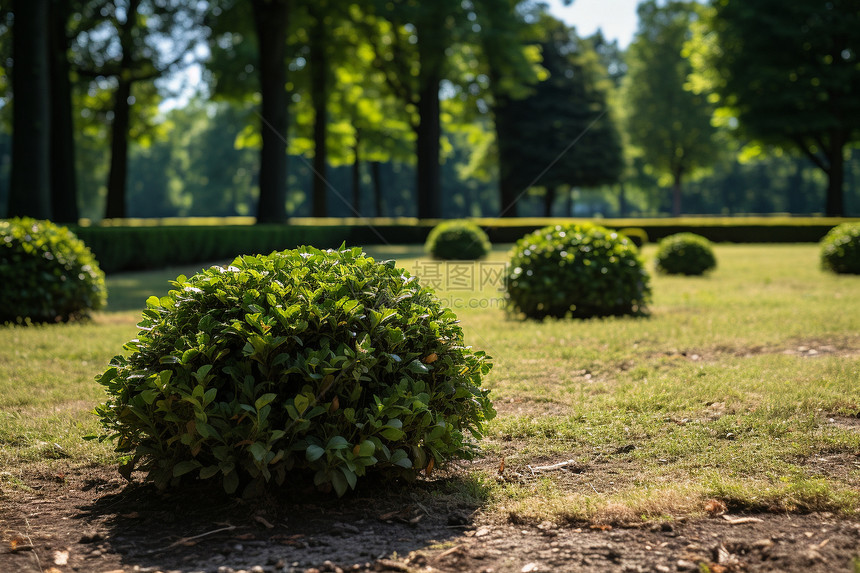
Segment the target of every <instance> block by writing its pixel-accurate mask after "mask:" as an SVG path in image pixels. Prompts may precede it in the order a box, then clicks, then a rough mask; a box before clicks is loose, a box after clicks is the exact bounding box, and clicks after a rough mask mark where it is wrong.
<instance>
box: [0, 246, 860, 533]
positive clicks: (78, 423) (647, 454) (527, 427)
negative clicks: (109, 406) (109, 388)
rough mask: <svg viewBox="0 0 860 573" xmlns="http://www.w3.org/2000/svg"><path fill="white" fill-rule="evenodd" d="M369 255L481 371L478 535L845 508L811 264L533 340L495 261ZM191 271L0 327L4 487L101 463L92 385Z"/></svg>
mask: <svg viewBox="0 0 860 573" xmlns="http://www.w3.org/2000/svg"><path fill="white" fill-rule="evenodd" d="M368 250H369V251H370V252H371V253H372V254H373V255H374V256H375V257H377V258H380V259H385V258H395V259H397V260H398V263H399V264H400V265H401V266H402V267H404V268H406V269H407V270H409V271H410V272H413V273H414V274H418V275H419V276H420V277H421V278H422V283H425V284H431V283H432V284H433V285H434V286H435V287H436V288H437V289H438V292H439V295H440V297H441V298H443V299H444V300H445V301H446V302H447V304H449V306H451V307H452V308H454V310H455V311H456V312H457V314H458V316H459V317H460V319H461V322H462V326H463V329H464V332H465V334H466V341H467V343H468V344H470V345H472V346H474V347H475V348H477V349H482V350H485V351H487V352H488V353H489V354H490V355H492V356H493V357H494V363H495V366H494V369H493V371H492V372H491V374H490V376H489V377H488V378H487V380H486V385H487V386H488V387H489V388H491V389H492V397H493V398H494V401H495V405H496V408H497V410H498V412H499V415H498V417H497V418H496V419H494V420H493V421H492V422H491V423H490V424H489V427H488V435H487V437H486V439H485V441H484V449H485V453H486V455H485V457H484V458H483V459H481V460H479V461H477V462H476V463H474V464H466V465H461V466H459V467H457V468H455V469H453V470H452V471H453V472H454V473H455V474H457V475H459V476H460V477H461V478H463V479H461V480H460V483H463V484H466V487H464V488H463V495H469V496H473V497H474V496H477V497H478V498H480V499H481V500H482V502H483V505H484V511H485V512H486V513H487V514H488V516H492V515H497V516H499V517H504V518H507V519H515V520H520V521H526V522H532V521H533V522H538V523H539V522H542V521H547V520H549V521H558V522H563V521H569V520H571V521H579V520H588V521H592V522H595V523H612V522H630V521H638V520H642V519H669V518H679V517H683V516H696V515H700V514H702V513H704V512H705V511H707V510H710V511H712V512H713V511H719V510H720V508H721V507H722V505H721V504H725V506H726V507H727V508H728V509H729V510H754V511H761V510H764V511H831V512H835V513H841V514H856V513H857V511H858V509H860V457H858V453H860V419H859V418H858V414H860V383H858V381H860V296H858V295H860V277H853V276H835V275H831V274H826V273H824V272H822V271H821V270H820V269H819V267H818V247H817V246H816V245H717V246H716V249H715V252H716V255H717V259H718V268H717V269H716V271H715V272H713V273H712V274H710V275H708V276H706V277H698V278H694V277H666V276H659V275H653V273H652V287H653V291H654V297H653V302H652V304H651V305H650V309H651V315H650V317H648V318H610V319H600V320H586V321H571V320H547V321H543V322H531V321H522V320H520V319H518V318H516V317H510V316H507V315H506V314H505V312H504V310H503V309H502V308H501V306H502V299H503V293H502V292H501V291H500V290H499V287H500V284H501V283H500V271H501V269H502V268H503V266H504V261H505V257H506V251H505V249H503V248H498V249H496V250H495V251H494V252H493V253H492V254H491V256H490V257H489V258H488V259H487V260H486V261H481V262H478V263H474V264H473V263H465V264H464V263H444V262H434V261H430V260H428V259H426V258H423V255H422V253H421V250H420V249H416V248H414V247H397V246H394V247H375V248H372V249H368ZM653 253H654V247H653V246H648V247H646V248H645V249H644V250H643V256H644V257H645V259H646V261H647V264H648V266H649V269H650V268H651V263H650V258H651V256H653ZM196 268H199V266H198V267H196ZM196 268H183V269H168V270H166V271H158V272H146V273H128V274H122V275H115V276H111V277H109V278H108V288H109V292H110V300H109V307H108V310H107V311H106V312H102V313H98V314H97V315H96V316H95V317H94V319H93V320H92V321H91V322H88V323H81V324H69V325H56V326H38V327H29V328H19V327H4V328H0V365H2V366H0V446H2V448H0V488H2V489H3V490H9V491H19V490H26V489H27V488H28V485H27V481H28V476H31V475H34V474H35V473H40V474H44V473H45V472H61V471H63V468H68V467H70V466H72V467H75V466H79V467H80V466H91V465H101V466H110V465H112V464H113V463H114V462H115V456H114V454H113V453H112V452H111V449H110V447H109V445H108V444H100V443H99V442H97V441H84V440H83V439H82V437H83V436H85V435H89V434H95V433H97V432H98V425H97V421H96V417H95V416H94V415H92V414H91V413H90V412H91V411H92V409H93V407H94V406H95V404H96V403H97V402H98V401H99V400H101V399H102V393H101V389H100V387H99V386H98V385H97V384H96V383H95V382H94V380H93V378H94V376H95V375H96V374H99V373H100V372H101V371H102V370H104V368H106V366H107V363H108V361H109V360H110V358H111V357H112V356H113V355H114V354H117V353H119V352H120V351H121V349H122V345H123V344H124V343H125V342H126V341H127V340H129V339H131V338H133V337H134V335H135V331H136V329H135V326H134V325H135V323H136V322H137V320H138V317H139V314H140V308H142V305H143V301H144V300H145V299H146V297H147V296H148V295H150V294H163V292H164V291H166V290H167V289H168V288H169V285H168V284H167V280H169V279H170V278H173V277H175V276H176V275H177V274H180V273H185V274H188V273H190V272H193V271H194V270H196ZM709 500H718V501H719V503H713V502H711V503H709Z"/></svg>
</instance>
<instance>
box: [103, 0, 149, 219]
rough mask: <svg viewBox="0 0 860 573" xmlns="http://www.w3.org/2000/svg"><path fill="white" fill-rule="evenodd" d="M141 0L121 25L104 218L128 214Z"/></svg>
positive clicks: (134, 3)
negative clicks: (136, 34)
mask: <svg viewBox="0 0 860 573" xmlns="http://www.w3.org/2000/svg"><path fill="white" fill-rule="evenodd" d="M139 5H140V0H131V1H130V2H129V3H128V7H127V10H128V11H127V12H126V15H125V22H124V23H123V24H122V26H120V30H119V36H120V37H119V43H120V46H121V47H122V59H121V60H120V73H119V75H118V76H117V82H119V83H118V85H117V88H116V92H115V93H114V100H113V124H112V125H111V143H110V150H111V151H110V171H109V172H108V185H107V205H105V218H107V219H123V218H125V217H126V216H127V213H126V197H125V183H126V178H127V177H126V175H127V173H128V128H129V125H130V124H131V104H130V103H129V101H128V100H129V98H130V97H131V84H132V81H133V80H132V79H131V76H130V72H131V70H132V69H133V68H134V28H135V26H136V25H137V8H138V6H139Z"/></svg>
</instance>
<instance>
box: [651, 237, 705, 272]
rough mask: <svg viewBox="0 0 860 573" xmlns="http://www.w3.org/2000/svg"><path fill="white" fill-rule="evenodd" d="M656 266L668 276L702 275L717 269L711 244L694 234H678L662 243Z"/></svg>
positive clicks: (655, 261)
mask: <svg viewBox="0 0 860 573" xmlns="http://www.w3.org/2000/svg"><path fill="white" fill-rule="evenodd" d="M654 265H655V267H656V268H657V270H658V271H660V272H662V273H666V274H667V275H691V276H692V275H702V274H704V273H706V272H707V271H710V270H711V269H714V268H716V266H717V259H716V257H714V249H713V247H712V246H711V242H710V241H709V240H708V239H706V238H705V237H702V236H700V235H696V234H694V233H676V234H674V235H670V236H668V237H666V238H664V239H663V240H661V241H660V245H659V246H658V247H657V254H656V255H655V256H654Z"/></svg>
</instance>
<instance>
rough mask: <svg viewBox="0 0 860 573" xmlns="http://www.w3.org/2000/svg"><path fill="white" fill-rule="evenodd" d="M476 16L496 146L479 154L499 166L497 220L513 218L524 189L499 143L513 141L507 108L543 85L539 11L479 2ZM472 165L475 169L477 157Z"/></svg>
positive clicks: (508, 2) (501, 0) (494, 0)
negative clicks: (492, 155) (493, 154)
mask: <svg viewBox="0 0 860 573" xmlns="http://www.w3.org/2000/svg"><path fill="white" fill-rule="evenodd" d="M478 5H479V8H480V14H481V22H482V24H481V35H480V46H481V50H482V51H483V53H484V61H485V62H486V76H487V77H488V79H489V93H490V97H489V98H488V99H489V101H490V109H491V112H492V115H493V127H494V130H495V138H496V145H495V146H490V145H486V144H485V145H484V146H483V151H484V153H486V152H487V151H491V150H493V149H494V150H495V152H496V157H495V158H494V159H495V162H494V163H495V164H496V165H498V172H499V174H498V181H499V212H498V214H499V216H501V217H516V216H517V214H518V212H517V200H518V199H519V198H520V196H521V195H522V192H523V190H524V189H523V187H521V186H520V182H519V181H517V179H516V178H515V177H512V175H514V173H513V171H511V170H510V169H508V168H507V166H506V165H505V163H504V162H505V160H506V159H507V158H508V157H507V155H505V157H502V155H503V151H502V148H501V146H500V145H499V142H502V141H511V140H513V139H515V138H516V132H517V129H518V127H517V126H516V125H515V123H512V122H516V115H512V114H509V113H504V111H502V112H501V113H500V110H504V109H506V108H508V107H509V106H510V105H512V102H514V101H516V100H518V99H522V98H524V97H525V96H526V95H528V94H529V93H531V89H530V86H531V85H532V84H535V83H537V82H538V81H539V80H541V79H545V78H546V76H547V74H546V70H544V69H542V68H541V67H540V66H539V65H538V62H539V61H540V59H541V56H540V51H539V40H540V36H541V30H540V26H539V25H536V22H537V21H538V20H539V19H540V8H538V7H536V6H534V5H533V4H532V3H530V2H523V1H521V0H479V4H478ZM476 159H477V161H475V160H473V162H474V163H475V164H476V165H480V162H481V160H482V159H481V157H480V156H478V157H476Z"/></svg>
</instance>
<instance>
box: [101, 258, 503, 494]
mask: <svg viewBox="0 0 860 573" xmlns="http://www.w3.org/2000/svg"><path fill="white" fill-rule="evenodd" d="M173 284H174V286H175V289H174V290H171V291H170V292H169V293H168V295H167V296H165V297H162V298H160V299H159V298H156V297H151V298H150V299H149V300H148V301H147V307H148V308H147V310H145V311H144V317H143V321H142V322H141V323H140V324H139V327H140V333H139V335H138V337H137V339H135V340H133V341H131V342H129V343H128V344H127V345H126V346H125V349H126V350H127V352H128V353H129V354H128V355H127V356H117V357H115V358H114V360H113V362H112V364H111V367H110V368H109V369H108V370H107V371H106V372H105V373H104V374H102V375H101V376H100V377H99V378H98V381H99V382H100V383H101V384H103V385H104V386H105V387H106V389H107V391H108V394H109V396H110V398H109V400H108V402H107V403H106V404H104V405H102V406H100V407H99V408H98V409H97V411H98V413H99V415H100V416H101V419H102V423H103V425H104V427H105V428H106V429H107V432H108V433H109V436H110V437H112V438H114V439H116V440H117V450H118V451H119V452H123V453H126V454H128V455H130V456H132V458H131V462H130V463H129V464H128V465H127V466H126V467H125V468H124V469H125V470H130V469H131V468H132V467H134V466H137V467H138V468H141V469H146V470H148V471H149V476H150V478H151V479H153V480H154V481H155V482H156V483H157V484H158V485H159V486H165V485H167V484H169V483H170V482H175V481H178V479H179V478H181V477H183V476H185V477H199V478H200V479H219V480H222V481H223V485H224V488H225V489H226V491H228V492H234V491H236V489H237V487H238V486H239V485H240V484H241V483H242V482H247V483H248V488H249V489H246V491H248V492H251V491H255V490H256V489H257V488H258V487H260V486H262V484H264V483H265V482H270V481H274V482H275V483H277V484H283V483H284V482H285V480H287V479H288V476H293V478H296V479H298V478H297V477H296V474H297V473H298V472H300V471H302V470H306V471H310V472H313V475H314V482H315V483H316V484H317V485H318V486H323V487H328V485H327V484H331V486H332V487H333V488H334V489H335V491H336V492H337V494H338V495H342V494H343V493H344V492H345V491H346V490H347V489H348V488H349V487H355V484H356V480H357V479H358V478H360V477H361V476H363V475H365V473H366V472H370V471H373V472H376V473H377V474H379V475H381V476H395V477H396V476H402V477H406V478H413V477H415V476H416V475H417V474H418V473H419V472H422V471H423V472H427V473H429V472H430V471H432V469H433V468H434V467H439V466H441V465H444V464H445V462H447V461H449V460H451V459H454V458H471V457H473V456H474V455H475V454H476V451H477V450H476V447H477V446H476V444H475V442H474V439H477V438H480V437H481V433H482V431H483V426H484V422H485V421H486V420H488V419H490V418H492V417H493V416H494V414H495V412H494V410H493V408H492V405H491V403H490V401H489V399H488V397H487V394H488V392H487V391H486V390H481V389H480V383H481V379H482V377H483V376H484V375H485V374H486V373H487V372H488V371H489V369H490V362H489V358H488V357H487V356H486V355H485V354H484V353H483V352H472V351H471V350H470V349H469V348H467V347H464V346H463V334H462V331H461V330H460V327H459V326H458V325H457V319H456V317H455V316H454V314H453V313H452V312H451V311H450V310H448V309H446V308H444V307H442V306H441V305H440V302H439V300H438V299H437V298H436V297H435V296H434V295H433V294H432V293H431V292H429V291H428V290H426V289H424V288H422V287H421V286H420V285H419V284H418V282H417V280H416V279H415V278H413V277H410V276H409V274H408V273H407V272H406V271H403V270H401V269H398V268H396V267H395V266H394V264H393V262H385V263H377V262H375V261H374V260H373V259H372V258H370V257H367V256H365V254H364V253H362V251H361V249H341V250H339V251H320V250H317V249H314V248H310V247H302V248H300V249H297V250H289V251H283V252H276V253H272V254H271V255H268V256H246V257H240V258H237V259H236V260H234V261H233V263H232V264H231V265H229V266H227V267H226V268H222V267H212V268H210V269H208V270H205V271H201V272H199V273H197V274H196V275H194V276H192V277H191V278H186V277H184V276H180V277H178V278H177V279H176V281H174V282H173ZM288 472H296V473H294V474H290V473H288ZM293 478H289V479H293Z"/></svg>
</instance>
